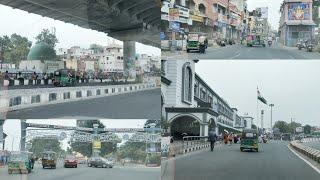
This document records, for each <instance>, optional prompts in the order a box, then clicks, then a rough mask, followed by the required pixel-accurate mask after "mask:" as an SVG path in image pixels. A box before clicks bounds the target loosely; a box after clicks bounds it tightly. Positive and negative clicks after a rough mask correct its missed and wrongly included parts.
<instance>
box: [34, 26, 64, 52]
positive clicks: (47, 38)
mask: <svg viewBox="0 0 320 180" xmlns="http://www.w3.org/2000/svg"><path fill="white" fill-rule="evenodd" d="M36 40H37V43H40V42H44V43H46V44H48V45H49V46H51V47H52V48H53V49H54V48H55V46H56V44H57V43H58V42H59V41H58V39H57V37H56V35H55V34H54V33H51V32H50V31H49V29H43V30H42V31H41V33H40V34H38V36H37V37H36Z"/></svg>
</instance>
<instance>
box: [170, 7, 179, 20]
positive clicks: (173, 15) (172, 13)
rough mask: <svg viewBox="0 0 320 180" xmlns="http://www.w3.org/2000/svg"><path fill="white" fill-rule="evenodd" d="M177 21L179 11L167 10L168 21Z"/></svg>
mask: <svg viewBox="0 0 320 180" xmlns="http://www.w3.org/2000/svg"><path fill="white" fill-rule="evenodd" d="M178 20H179V9H175V8H170V9H169V21H178Z"/></svg>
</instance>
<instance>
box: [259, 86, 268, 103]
mask: <svg viewBox="0 0 320 180" xmlns="http://www.w3.org/2000/svg"><path fill="white" fill-rule="evenodd" d="M257 94H258V100H260V101H261V102H263V103H264V104H267V100H266V99H265V98H264V97H262V96H261V94H260V91H259V89H258V88H257Z"/></svg>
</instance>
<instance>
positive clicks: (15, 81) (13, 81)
mask: <svg viewBox="0 0 320 180" xmlns="http://www.w3.org/2000/svg"><path fill="white" fill-rule="evenodd" d="M111 82H114V83H121V82H128V83H130V82H131V83H132V82H135V80H134V79H127V80H125V79H118V80H117V81H113V80H112V79H82V80H81V79H80V80H77V81H76V83H77V84H83V83H111ZM30 85H38V86H39V85H53V80H52V79H37V80H32V79H10V80H3V86H5V87H7V86H30Z"/></svg>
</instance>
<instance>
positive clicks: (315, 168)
mask: <svg viewBox="0 0 320 180" xmlns="http://www.w3.org/2000/svg"><path fill="white" fill-rule="evenodd" d="M287 147H288V148H289V149H290V151H291V152H292V153H293V154H295V155H296V156H298V157H299V158H300V159H302V160H303V161H304V162H305V163H307V164H308V165H309V166H310V167H312V169H314V170H315V171H316V172H317V173H319V174H320V170H319V169H318V168H317V167H316V166H314V165H313V164H311V163H310V162H309V161H308V160H306V159H305V158H303V157H302V156H300V155H299V154H298V153H296V152H295V151H294V150H292V149H291V147H290V146H289V145H287Z"/></svg>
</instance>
